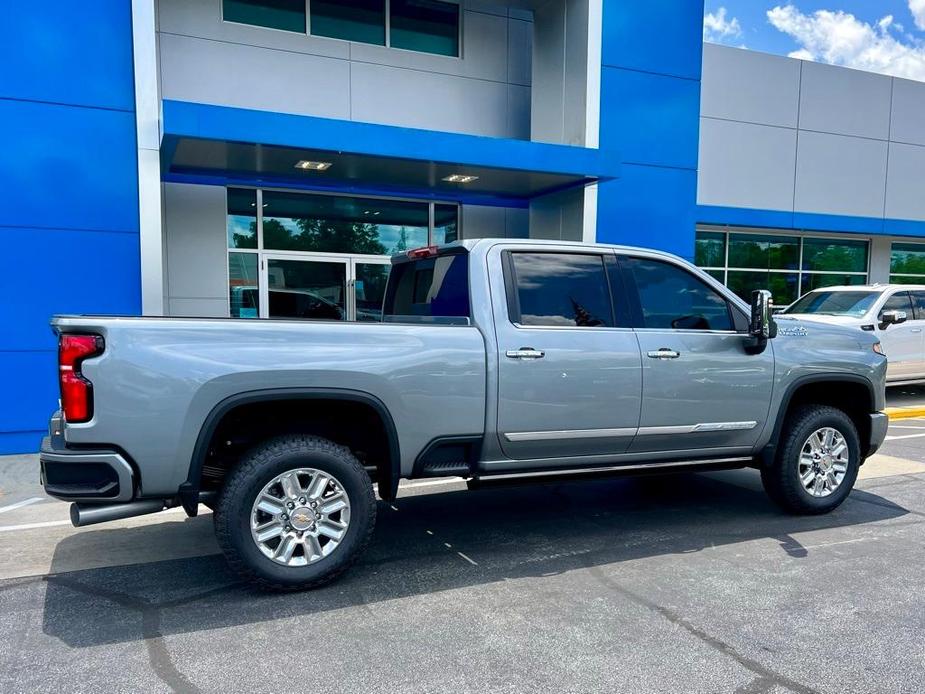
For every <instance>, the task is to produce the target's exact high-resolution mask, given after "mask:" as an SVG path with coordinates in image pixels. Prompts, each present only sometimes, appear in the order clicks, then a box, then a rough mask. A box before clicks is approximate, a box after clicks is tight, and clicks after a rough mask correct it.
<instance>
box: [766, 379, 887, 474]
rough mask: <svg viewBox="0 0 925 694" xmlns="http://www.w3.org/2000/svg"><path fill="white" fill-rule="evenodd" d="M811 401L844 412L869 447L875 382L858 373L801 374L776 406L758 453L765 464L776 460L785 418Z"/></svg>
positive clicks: (862, 440)
mask: <svg viewBox="0 0 925 694" xmlns="http://www.w3.org/2000/svg"><path fill="white" fill-rule="evenodd" d="M862 394H863V398H861V400H860V401H859V402H857V401H853V400H852V397H855V398H856V397H857V396H860V395H862ZM846 402H847V403H849V406H847V407H846V406H845V403H846ZM810 403H813V404H819V405H831V406H833V407H836V408H837V409H839V410H842V411H843V412H845V414H847V415H848V416H849V417H850V418H851V420H852V421H853V422H854V425H855V427H856V428H857V430H858V437H859V438H860V440H861V443H862V449H864V450H866V448H865V446H866V443H865V442H868V441H869V440H870V432H869V428H870V418H869V417H868V415H869V414H870V413H871V412H874V408H875V403H876V395H875V393H874V384H873V383H871V381H870V380H869V379H867V378H864V377H863V376H859V375H856V374H816V375H809V376H802V377H800V378H797V379H796V380H794V381H793V382H792V383H790V385H789V386H787V389H786V390H785V391H784V395H783V397H782V398H781V402H780V406H779V407H778V409H777V416H776V418H775V421H774V428H773V429H772V431H771V438H770V439H769V440H768V442H767V443H766V444H765V446H764V448H762V449H761V452H760V454H759V456H758V458H759V461H760V463H761V465H762V466H767V465H771V464H773V462H774V457H775V455H776V453H777V448H778V444H779V443H780V437H781V432H782V431H783V428H784V422H785V421H786V419H787V417H788V416H789V414H790V412H791V410H792V409H793V407H795V406H797V405H800V404H810ZM865 457H866V454H865Z"/></svg>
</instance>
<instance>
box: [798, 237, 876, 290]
mask: <svg viewBox="0 0 925 694" xmlns="http://www.w3.org/2000/svg"><path fill="white" fill-rule="evenodd" d="M803 269H804V270H818V271H822V272H826V271H832V270H834V271H836V272H865V273H866V272H867V241H853V240H845V239H812V238H807V239H803ZM804 291H805V288H804Z"/></svg>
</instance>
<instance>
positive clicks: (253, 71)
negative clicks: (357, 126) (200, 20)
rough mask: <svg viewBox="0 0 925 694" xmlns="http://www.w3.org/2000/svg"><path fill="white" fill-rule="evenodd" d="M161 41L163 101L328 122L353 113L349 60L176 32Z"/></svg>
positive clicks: (163, 36)
mask: <svg viewBox="0 0 925 694" xmlns="http://www.w3.org/2000/svg"><path fill="white" fill-rule="evenodd" d="M280 33H283V32H280ZM159 39H160V55H161V94H162V96H163V98H164V99H177V100H180V101H195V102H200V103H208V104H223V105H228V106H238V107H241V108H253V109H261V110H273V111H279V112H281V113H306V114H311V115H315V116H323V117H326V118H348V117H349V115H350V110H349V100H348V94H347V90H346V89H345V88H344V85H346V84H348V82H349V75H350V63H349V62H347V61H346V60H337V59H334V58H323V57H319V56H314V55H308V54H305V53H292V52H287V51H277V50H270V49H267V48H258V47H255V46H244V45H241V44H236V43H222V42H218V41H209V40H205V39H198V38H190V37H187V36H175V35H173V34H161V35H160V37H159ZM294 85H298V88H297V89H295V88H293V86H294Z"/></svg>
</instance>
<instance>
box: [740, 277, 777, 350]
mask: <svg viewBox="0 0 925 694" xmlns="http://www.w3.org/2000/svg"><path fill="white" fill-rule="evenodd" d="M748 335H749V337H750V338H751V340H750V341H749V343H748V344H747V345H746V351H747V352H748V353H749V354H760V353H761V352H763V351H764V350H765V348H766V347H767V346H768V340H770V339H772V338H774V337H777V323H775V322H774V319H773V318H772V304H771V292H769V291H768V290H767V289H756V290H755V291H753V292H752V312H751V319H750V320H749V323H748Z"/></svg>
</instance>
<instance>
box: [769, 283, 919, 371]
mask: <svg viewBox="0 0 925 694" xmlns="http://www.w3.org/2000/svg"><path fill="white" fill-rule="evenodd" d="M779 315H780V316H791V317H794V318H799V319H801V320H806V321H813V322H821V323H827V324H830V325H844V326H850V327H854V328H860V329H861V330H864V331H866V332H869V333H871V334H872V335H875V336H876V337H877V338H879V339H880V343H881V344H882V345H883V352H884V353H885V354H886V357H887V369H886V382H887V384H888V385H901V384H905V383H916V382H920V381H925V332H923V328H925V285H920V284H906V285H903V284H879V285H878V284H875V285H867V286H844V287H825V288H823V289H815V290H813V291H811V292H809V293H808V294H805V295H804V296H802V297H801V298H800V299H798V300H797V301H795V302H794V303H793V304H791V305H790V306H788V307H787V308H786V309H785V310H784V311H783V312H782V313H781V314H779Z"/></svg>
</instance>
